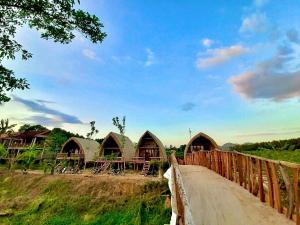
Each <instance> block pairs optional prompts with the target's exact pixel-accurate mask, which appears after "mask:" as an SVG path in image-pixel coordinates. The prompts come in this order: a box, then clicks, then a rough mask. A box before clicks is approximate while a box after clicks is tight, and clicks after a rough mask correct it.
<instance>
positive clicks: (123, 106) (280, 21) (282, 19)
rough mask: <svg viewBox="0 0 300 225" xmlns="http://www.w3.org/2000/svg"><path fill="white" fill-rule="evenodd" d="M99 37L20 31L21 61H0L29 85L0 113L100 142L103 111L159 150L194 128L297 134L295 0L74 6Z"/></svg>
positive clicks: (239, 135)
mask: <svg viewBox="0 0 300 225" xmlns="http://www.w3.org/2000/svg"><path fill="white" fill-rule="evenodd" d="M80 7H81V8H82V9H84V10H87V11H89V12H91V13H94V14H96V15H97V16H98V17H99V18H100V19H101V21H102V22H103V24H104V26H105V28H104V30H105V32H107V35H108V36H107V38H106V39H105V40H104V42H103V43H102V44H97V45H95V44H92V43H91V42H89V41H88V40H86V39H84V38H83V37H82V36H80V35H77V37H76V39H75V40H74V41H73V42H72V43H71V44H69V45H60V44H56V43H53V42H52V41H45V40H42V39H40V36H39V33H38V32H36V31H32V30H28V29H27V28H26V27H25V28H21V29H20V30H19V32H18V35H17V38H18V40H19V41H20V42H21V43H22V44H23V45H24V47H25V48H27V49H28V50H29V51H31V52H32V53H33V58H32V59H31V60H30V61H21V60H16V61H13V62H12V61H7V62H5V65H6V66H7V67H8V68H12V69H14V70H15V72H16V74H17V75H19V76H24V77H26V78H27V79H28V81H29V82H30V84H31V89H30V90H27V91H18V92H15V93H14V94H13V101H11V102H10V103H6V104H4V105H1V106H0V117H1V118H6V117H8V118H10V119H11V120H12V121H13V122H17V123H18V124H22V123H41V124H43V125H45V126H48V127H49V128H52V127H62V128H65V129H68V130H71V131H74V132H78V133H81V134H83V135H85V134H86V133H87V132H88V130H89V125H88V122H89V121H92V120H95V121H96V125H97V128H98V129H99V131H100V133H99V134H98V137H103V136H105V135H106V134H107V133H108V132H109V131H111V130H113V131H116V129H115V128H114V127H113V125H112V123H111V119H112V117H114V116H123V115H126V117H127V130H126V134H127V135H128V136H129V137H130V138H131V139H132V140H133V141H138V138H139V136H141V135H142V134H143V133H144V131H145V130H147V129H148V130H150V131H152V132H153V133H155V134H157V136H159V137H160V138H161V139H162V141H163V142H164V144H166V145H169V144H173V145H179V144H184V143H186V142H187V141H188V139H189V132H188V130H189V128H190V129H191V130H192V134H196V133H197V132H199V131H202V132H206V133H207V134H208V135H210V136H212V137H213V138H214V139H215V140H216V141H217V143H218V144H224V143H226V142H236V143H243V142H254V141H262V140H273V139H281V138H292V137H298V136H299V135H300V119H299V115H300V107H299V106H300V100H299V97H300V70H299V65H300V62H299V52H300V45H299V43H300V35H299V34H300V33H299V32H300V26H299V21H300V15H299V13H298V12H299V11H300V5H299V3H298V2H297V1H296V0H289V1H288V3H285V4H282V2H281V1H279V0H277V1H275V0H256V1H233V0H232V1H221V0H219V1H179V0H177V1H150V0H145V1H138V0H128V1H121V0H110V1H92V0H87V1H82V3H81V6H80Z"/></svg>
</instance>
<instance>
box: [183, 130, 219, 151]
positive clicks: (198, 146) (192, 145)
mask: <svg viewBox="0 0 300 225" xmlns="http://www.w3.org/2000/svg"><path fill="white" fill-rule="evenodd" d="M216 148H218V145H217V143H216V142H215V141H214V140H213V139H212V138H211V137H209V136H208V135H206V134H204V133H202V132H200V133H198V134H197V135H195V136H194V137H193V138H192V139H191V140H190V141H189V143H188V144H187V145H186V147H185V150H184V155H186V154H189V153H192V152H193V151H201V150H202V151H210V150H213V149H216Z"/></svg>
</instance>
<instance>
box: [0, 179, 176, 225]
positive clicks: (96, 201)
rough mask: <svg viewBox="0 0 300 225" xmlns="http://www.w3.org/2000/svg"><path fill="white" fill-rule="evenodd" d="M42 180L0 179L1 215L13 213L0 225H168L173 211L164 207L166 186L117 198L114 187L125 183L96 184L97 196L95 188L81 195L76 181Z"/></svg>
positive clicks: (157, 184)
mask: <svg viewBox="0 0 300 225" xmlns="http://www.w3.org/2000/svg"><path fill="white" fill-rule="evenodd" d="M20 176H22V175H20ZM40 176H41V177H42V178H39V179H37V178H28V177H26V176H24V175H23V179H31V181H24V180H23V181H22V180H20V179H22V177H17V178H14V177H10V176H0V212H7V211H10V212H11V213H10V215H8V216H6V217H0V224H11V225H16V224H22V225H27V224H28V225H32V224H37V225H39V224H47V225H56V224H57V225H58V224H59V225H64V224H66V225H67V224H68V225H69V224H73V225H77V224H78V225H79V224H80V225H81V224H83V225H90V224H93V225H94V224H95V225H96V224H101V225H125V224H126V225H130V224H132V225H160V224H166V223H168V222H169V218H170V213H171V209H170V208H168V207H167V208H166V207H165V197H164V196H162V193H165V192H166V191H167V184H166V182H150V183H146V184H143V185H141V186H140V187H139V188H138V189H136V190H135V191H133V193H131V192H128V193H127V194H126V192H124V193H120V194H115V195H114V194H112V193H111V192H112V191H113V187H114V185H122V183H118V184H109V183H107V182H106V183H105V184H104V185H103V187H102V186H101V185H99V183H97V185H99V193H100V195H99V193H98V194H95V193H94V192H95V190H97V187H94V186H87V187H86V190H84V191H82V190H81V192H80V193H79V191H78V188H79V186H78V185H77V184H76V182H77V181H74V182H73V181H70V180H64V179H63V177H61V178H60V179H54V180H50V181H48V180H45V179H46V178H45V177H46V176H45V177H43V176H42V175H40ZM77 183H78V182H77ZM20 185H22V186H20ZM76 185H77V186H76ZM18 186H19V187H18ZM16 187H17V188H16ZM91 187H92V188H91ZM80 188H85V187H81V186H80ZM101 188H102V189H101ZM76 190H77V193H76ZM110 191H111V192H110Z"/></svg>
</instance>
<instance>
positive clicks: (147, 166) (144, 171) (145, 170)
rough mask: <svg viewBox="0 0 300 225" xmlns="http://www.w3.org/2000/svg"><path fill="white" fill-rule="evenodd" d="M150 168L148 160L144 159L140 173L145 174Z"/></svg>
mask: <svg viewBox="0 0 300 225" xmlns="http://www.w3.org/2000/svg"><path fill="white" fill-rule="evenodd" d="M149 170H150V161H145V162H144V165H143V170H142V175H147V173H148V172H149Z"/></svg>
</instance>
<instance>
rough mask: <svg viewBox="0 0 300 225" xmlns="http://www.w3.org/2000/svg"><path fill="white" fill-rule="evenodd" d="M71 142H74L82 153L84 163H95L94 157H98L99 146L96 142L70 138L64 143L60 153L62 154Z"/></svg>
mask: <svg viewBox="0 0 300 225" xmlns="http://www.w3.org/2000/svg"><path fill="white" fill-rule="evenodd" d="M71 141H74V142H75V143H76V144H77V145H78V146H79V148H80V151H81V152H83V153H84V161H85V162H93V161H95V157H97V156H98V152H99V146H100V144H99V143H98V142H97V141H94V140H91V139H85V138H78V137H71V138H69V139H68V140H67V141H66V142H65V143H64V145H63V147H62V148H61V152H64V148H65V146H66V145H67V144H68V143H69V142H71Z"/></svg>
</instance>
